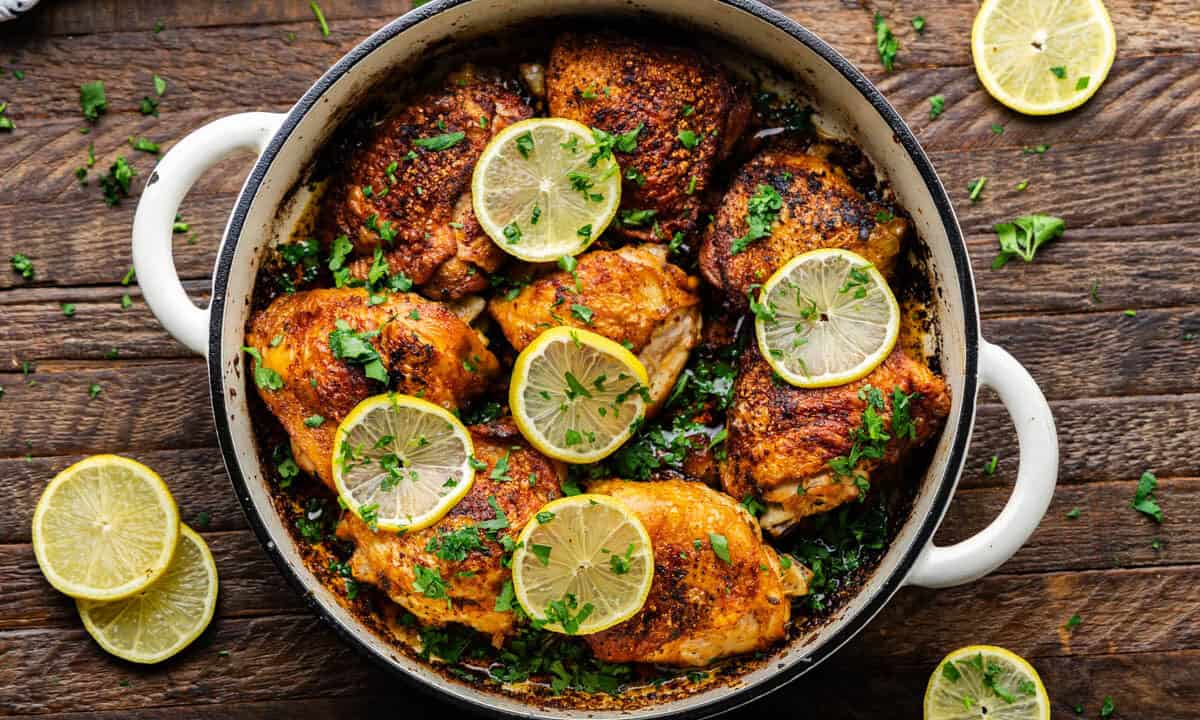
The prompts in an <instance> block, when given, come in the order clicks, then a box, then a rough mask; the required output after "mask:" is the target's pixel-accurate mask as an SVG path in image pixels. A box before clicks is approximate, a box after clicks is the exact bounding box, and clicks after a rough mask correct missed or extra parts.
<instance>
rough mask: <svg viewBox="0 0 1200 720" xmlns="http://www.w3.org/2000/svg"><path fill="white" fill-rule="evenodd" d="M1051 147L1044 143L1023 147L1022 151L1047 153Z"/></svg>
mask: <svg viewBox="0 0 1200 720" xmlns="http://www.w3.org/2000/svg"><path fill="white" fill-rule="evenodd" d="M1049 149H1050V146H1049V145H1046V144H1044V143H1043V144H1041V145H1034V146H1033V147H1027V148H1021V152H1022V153H1023V154H1025V155H1045V154H1046V151H1047V150H1049Z"/></svg>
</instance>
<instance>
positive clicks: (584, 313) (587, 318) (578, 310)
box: [571, 303, 595, 325]
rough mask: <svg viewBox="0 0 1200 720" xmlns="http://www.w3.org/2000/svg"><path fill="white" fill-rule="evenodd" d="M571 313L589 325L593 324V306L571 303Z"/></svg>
mask: <svg viewBox="0 0 1200 720" xmlns="http://www.w3.org/2000/svg"><path fill="white" fill-rule="evenodd" d="M571 314H572V315H574V316H575V317H576V318H578V319H579V320H581V321H583V322H584V323H586V324H588V325H591V324H592V318H593V317H595V312H593V311H592V309H591V308H589V307H588V306H587V305H580V304H579V303H571Z"/></svg>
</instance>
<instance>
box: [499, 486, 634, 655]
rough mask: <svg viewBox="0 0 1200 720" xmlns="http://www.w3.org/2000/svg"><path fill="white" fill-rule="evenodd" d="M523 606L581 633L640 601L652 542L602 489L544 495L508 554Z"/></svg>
mask: <svg viewBox="0 0 1200 720" xmlns="http://www.w3.org/2000/svg"><path fill="white" fill-rule="evenodd" d="M512 573H513V590H514V591H515V594H516V596H517V600H518V601H519V602H520V603H521V607H522V608H524V610H525V612H526V613H528V614H529V616H530V617H531V618H533V619H534V622H535V623H536V624H538V625H539V626H541V627H544V628H545V629H546V630H552V631H554V632H559V633H566V634H569V635H587V634H590V633H595V632H600V631H601V630H604V629H606V628H610V627H612V626H613V625H616V624H617V623H619V622H623V621H625V620H628V619H629V618H631V617H633V616H634V615H636V614H637V612H638V611H639V610H641V609H642V605H644V604H645V602H646V596H647V595H649V594H650V583H651V582H652V581H653V580H654V550H653V548H652V547H651V545H650V536H649V535H647V534H646V528H645V527H643V526H642V522H641V521H640V520H638V518H637V516H636V515H634V514H633V512H632V511H631V510H629V508H627V507H625V506H624V505H622V504H621V503H620V502H618V501H616V500H615V499H613V498H611V497H609V496H607V495H587V494H585V495H575V496H573V497H566V498H560V499H558V500H555V501H553V502H550V503H547V504H546V505H545V506H543V507H542V509H541V511H540V512H538V514H537V515H536V518H535V519H534V520H530V521H529V524H528V525H526V526H525V529H524V530H522V531H521V536H520V542H518V543H517V549H516V551H515V552H514V553H513V559H512Z"/></svg>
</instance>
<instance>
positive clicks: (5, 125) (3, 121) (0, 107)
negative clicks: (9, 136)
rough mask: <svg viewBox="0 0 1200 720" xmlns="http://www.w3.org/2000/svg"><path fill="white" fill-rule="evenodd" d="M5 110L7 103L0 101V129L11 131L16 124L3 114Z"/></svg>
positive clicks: (14, 128)
mask: <svg viewBox="0 0 1200 720" xmlns="http://www.w3.org/2000/svg"><path fill="white" fill-rule="evenodd" d="M6 110H8V103H6V102H2V103H0V130H5V131H8V132H12V131H13V130H16V129H17V126H16V125H15V124H14V123H13V121H12V118H10V117H8V116H7V115H5V114H4V112H5V111H6Z"/></svg>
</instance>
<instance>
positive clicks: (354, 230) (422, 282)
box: [318, 66, 533, 300]
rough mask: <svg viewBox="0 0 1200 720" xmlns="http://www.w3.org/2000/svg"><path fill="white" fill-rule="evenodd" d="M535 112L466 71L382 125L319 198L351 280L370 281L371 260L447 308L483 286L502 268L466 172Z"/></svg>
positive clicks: (322, 229)
mask: <svg viewBox="0 0 1200 720" xmlns="http://www.w3.org/2000/svg"><path fill="white" fill-rule="evenodd" d="M532 114H533V111H532V110H531V109H530V108H529V106H528V105H527V104H526V103H525V101H524V100H522V98H521V96H520V95H518V94H517V92H516V91H514V90H513V89H511V88H510V87H509V86H508V85H507V84H505V83H504V82H502V81H501V80H499V79H497V78H494V77H491V76H490V75H488V74H486V73H483V72H480V71H477V70H475V69H474V68H473V67H470V66H468V67H466V68H463V69H462V70H460V71H458V72H456V73H452V74H451V75H449V76H448V77H447V78H446V81H445V84H444V85H443V87H441V88H439V89H436V90H433V91H431V92H428V93H426V94H425V95H422V96H420V97H417V98H416V99H414V100H413V101H412V102H411V103H410V104H408V105H405V106H404V107H402V108H400V109H399V110H398V111H396V112H395V114H393V115H392V116H390V117H389V118H387V119H386V120H384V121H383V123H382V124H380V125H379V127H378V128H376V129H375V130H374V131H373V132H372V134H371V135H370V136H369V137H368V138H367V139H366V140H365V141H364V143H363V144H362V145H361V146H360V147H358V148H357V149H356V150H355V151H354V152H353V154H352V155H351V157H350V158H349V159H348V161H347V164H346V168H345V170H344V171H343V172H341V173H340V174H339V175H337V176H336V177H335V178H334V179H333V180H332V181H331V184H330V186H329V188H328V190H327V192H326V193H325V196H324V197H323V199H322V210H321V216H320V219H319V221H318V232H319V233H320V234H321V236H322V240H323V242H324V244H325V245H326V246H327V247H328V246H331V245H332V243H333V242H334V239H335V238H336V237H337V236H345V237H346V238H348V239H349V241H350V243H351V244H353V246H354V252H355V255H356V257H355V259H353V260H352V261H351V262H350V263H349V267H350V270H351V274H352V275H353V276H355V277H357V278H359V279H362V278H366V277H367V276H368V275H369V273H370V271H371V267H372V265H373V264H375V257H374V253H375V251H376V250H377V249H378V250H381V251H382V253H383V255H382V261H383V262H384V263H386V269H387V272H388V273H389V274H391V275H396V274H399V273H403V274H404V275H405V276H407V277H408V278H409V279H410V280H412V281H413V282H414V283H415V284H416V285H417V286H418V288H419V290H420V292H421V293H422V294H424V295H426V296H428V297H431V298H434V299H438V300H452V299H456V298H460V297H463V296H465V295H469V294H471V293H476V292H479V291H481V290H484V289H486V288H487V287H488V276H487V273H490V272H494V271H495V270H496V269H498V268H499V267H500V265H501V264H502V263H503V262H504V259H505V257H506V256H505V254H504V251H502V250H500V249H499V248H498V247H496V245H495V244H494V243H493V242H492V241H491V239H490V238H489V237H488V236H487V235H486V234H485V233H484V232H483V230H482V229H481V228H480V227H479V223H478V222H477V221H476V219H475V213H474V210H472V207H471V192H470V182H471V173H472V171H473V170H474V167H475V162H476V161H477V160H478V159H479V155H480V153H482V152H483V148H484V147H485V146H486V145H487V143H488V141H489V140H491V139H492V136H493V135H494V134H496V133H497V132H499V131H500V130H502V129H503V128H505V127H507V126H508V125H510V124H512V123H514V122H516V121H518V120H523V119H525V118H528V117H531V116H532Z"/></svg>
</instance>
